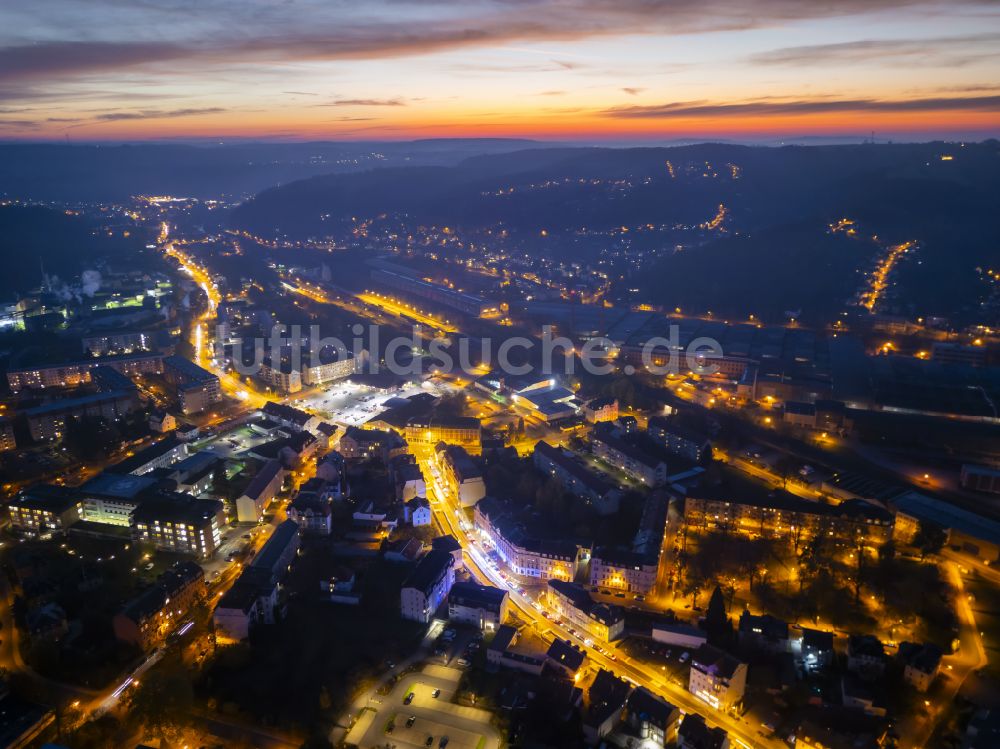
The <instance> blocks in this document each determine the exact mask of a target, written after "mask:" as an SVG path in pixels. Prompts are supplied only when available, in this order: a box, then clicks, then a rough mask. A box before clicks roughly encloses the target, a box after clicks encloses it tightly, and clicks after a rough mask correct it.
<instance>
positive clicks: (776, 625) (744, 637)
mask: <svg viewBox="0 0 1000 749" xmlns="http://www.w3.org/2000/svg"><path fill="white" fill-rule="evenodd" d="M739 639H740V645H744V646H748V647H751V648H753V649H755V650H761V651H764V652H767V653H787V652H789V651H790V650H791V641H790V640H789V639H788V623H787V622H784V621H782V620H781V619H778V618H777V617H773V616H771V615H770V614H762V615H760V616H755V615H754V614H751V613H750V612H749V611H748V610H746V609H744V611H743V613H742V614H740V624H739Z"/></svg>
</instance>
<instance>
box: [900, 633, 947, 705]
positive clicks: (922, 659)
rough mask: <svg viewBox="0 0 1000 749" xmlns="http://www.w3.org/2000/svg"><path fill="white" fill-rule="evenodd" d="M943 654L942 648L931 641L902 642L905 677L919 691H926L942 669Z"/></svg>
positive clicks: (901, 653)
mask: <svg viewBox="0 0 1000 749" xmlns="http://www.w3.org/2000/svg"><path fill="white" fill-rule="evenodd" d="M941 655H942V654H941V648H939V647H937V646H936V645H932V644H931V643H923V644H918V643H914V642H903V643H900V645H899V654H898V657H899V660H900V661H901V662H902V664H903V679H904V680H905V681H906V683H907V684H909V685H910V686H911V687H913V688H914V689H916V690H917V691H918V692H921V693H923V692H926V691H927V690H928V689H930V686H931V684H932V683H933V682H934V679H935V678H936V677H937V675H938V671H940V670H941Z"/></svg>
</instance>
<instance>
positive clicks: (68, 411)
mask: <svg viewBox="0 0 1000 749" xmlns="http://www.w3.org/2000/svg"><path fill="white" fill-rule="evenodd" d="M138 408H139V398H138V395H137V393H136V391H135V390H134V389H132V390H112V391H109V392H103V393H93V394H91V395H83V396H80V397H77V398H61V399H59V400H54V401H51V402H50V403H46V404H44V405H41V406H35V407H34V408H28V409H25V411H24V416H25V418H26V419H27V421H28V432H29V433H30V434H31V438H32V439H33V440H35V441H36V442H48V441H52V440H59V439H62V438H63V436H65V434H66V425H67V422H69V421H70V420H71V419H81V418H96V419H102V420H103V421H106V422H109V423H111V422H115V421H119V420H120V419H122V418H123V417H125V416H127V415H128V414H130V413H132V412H133V411H135V410H137V409H138Z"/></svg>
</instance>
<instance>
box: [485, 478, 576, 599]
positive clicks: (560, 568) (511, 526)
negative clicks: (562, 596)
mask: <svg viewBox="0 0 1000 749" xmlns="http://www.w3.org/2000/svg"><path fill="white" fill-rule="evenodd" d="M473 527H474V530H475V532H476V534H477V538H478V539H479V541H480V542H481V543H482V545H483V547H484V548H485V549H486V550H487V551H489V552H492V553H494V554H496V556H497V557H499V559H500V560H501V561H502V562H503V563H504V564H505V565H506V566H507V567H508V569H510V570H511V571H512V572H514V573H515V574H517V575H521V576H523V577H529V578H535V579H537V580H539V581H540V582H545V581H548V580H573V579H574V578H575V577H576V574H577V570H578V569H579V565H580V561H581V556H582V551H581V549H580V547H579V546H577V545H576V544H575V543H572V542H569V541H560V540H549V539H542V538H538V537H536V536H533V535H531V534H529V533H528V532H526V530H525V529H524V527H523V526H522V525H521V524H520V522H518V520H517V518H516V517H515V516H514V514H513V513H512V511H511V509H510V507H509V506H508V505H507V504H506V503H504V502H501V501H500V500H497V499H495V498H493V497H486V498H485V499H482V500H480V501H479V502H478V503H476V509H475V513H474V526H473Z"/></svg>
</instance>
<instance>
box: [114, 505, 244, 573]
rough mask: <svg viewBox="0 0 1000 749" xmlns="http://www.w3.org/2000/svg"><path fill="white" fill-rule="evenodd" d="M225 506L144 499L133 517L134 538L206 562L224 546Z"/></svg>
mask: <svg viewBox="0 0 1000 749" xmlns="http://www.w3.org/2000/svg"><path fill="white" fill-rule="evenodd" d="M224 524H225V513H224V511H223V505H222V502H219V501H218V500H214V499H196V498H195V497H192V496H189V495H186V494H164V495H158V496H155V497H151V498H149V499H144V500H143V501H142V502H141V503H140V505H139V506H138V507H137V508H136V509H135V511H134V512H133V513H132V518H131V526H132V538H134V539H135V540H136V541H140V542H142V543H149V544H152V545H153V546H155V547H156V548H157V549H164V550H166V551H174V552H178V553H180V554H193V555H194V556H196V557H198V558H200V559H207V558H208V557H210V556H212V555H213V554H215V550H216V549H218V548H219V546H220V545H221V544H222V526H223V525H224Z"/></svg>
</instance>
